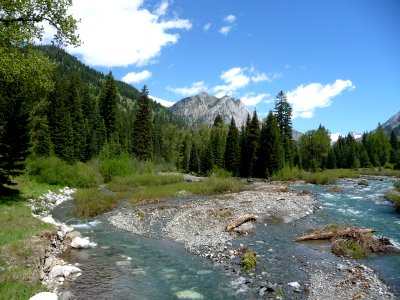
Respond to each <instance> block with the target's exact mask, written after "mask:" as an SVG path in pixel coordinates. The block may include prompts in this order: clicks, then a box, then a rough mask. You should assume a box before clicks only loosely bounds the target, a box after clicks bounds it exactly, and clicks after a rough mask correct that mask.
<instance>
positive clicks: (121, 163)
mask: <svg viewBox="0 0 400 300" xmlns="http://www.w3.org/2000/svg"><path fill="white" fill-rule="evenodd" d="M100 173H101V175H102V176H103V178H104V181H105V182H109V181H111V180H112V179H113V177H115V176H127V175H130V174H132V173H133V165H132V160H131V159H130V158H129V156H127V155H121V156H119V157H115V158H108V159H102V160H101V161H100Z"/></svg>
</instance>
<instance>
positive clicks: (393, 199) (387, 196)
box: [385, 190, 400, 212]
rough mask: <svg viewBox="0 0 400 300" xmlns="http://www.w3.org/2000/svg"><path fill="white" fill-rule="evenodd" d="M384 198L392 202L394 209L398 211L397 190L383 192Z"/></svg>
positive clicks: (398, 195)
mask: <svg viewBox="0 0 400 300" xmlns="http://www.w3.org/2000/svg"><path fill="white" fill-rule="evenodd" d="M385 199H386V200H388V201H390V202H392V203H393V204H394V206H395V207H396V210H397V211H398V212H400V192H399V191H397V190H392V191H389V192H387V193H386V194H385Z"/></svg>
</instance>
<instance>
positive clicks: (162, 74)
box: [67, 0, 400, 134]
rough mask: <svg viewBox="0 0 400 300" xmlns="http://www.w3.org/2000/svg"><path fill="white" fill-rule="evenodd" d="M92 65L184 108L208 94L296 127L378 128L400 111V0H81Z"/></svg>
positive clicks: (78, 51) (86, 55) (85, 52)
mask: <svg viewBox="0 0 400 300" xmlns="http://www.w3.org/2000/svg"><path fill="white" fill-rule="evenodd" d="M71 11H72V13H73V14H74V15H75V16H76V17H77V18H80V19H81V23H80V25H79V34H80V35H81V38H82V40H83V42H84V44H83V45H82V46H81V47H79V48H75V49H71V48H69V49H67V50H68V51H69V52H70V53H73V54H74V55H76V56H77V57H79V58H80V59H81V60H82V61H83V62H84V63H86V64H88V65H90V66H92V67H95V68H96V69H98V70H100V71H102V72H105V73H107V72H108V71H109V70H110V69H111V70H112V72H113V73H114V76H115V77H116V78H117V79H120V80H124V81H127V82H129V83H131V84H132V85H133V86H135V87H136V88H138V89H140V88H141V87H142V86H143V85H144V84H146V85H147V86H148V88H149V90H150V94H151V95H152V96H155V97H157V98H160V99H164V100H168V101H172V102H174V101H178V100H180V99H182V98H184V97H186V96H191V95H194V94H197V93H199V92H202V91H206V92H208V93H209V94H213V95H217V96H222V95H224V94H228V95H231V96H233V97H235V98H239V99H241V100H242V101H243V102H244V103H246V104H248V105H249V108H250V110H251V111H252V110H254V109H256V110H257V112H258V114H259V116H260V117H264V116H266V114H267V113H268V111H269V110H271V109H273V99H274V98H275V96H276V94H277V93H278V92H279V91H280V90H283V91H284V92H286V93H287V95H288V99H289V102H290V103H291V104H292V106H293V111H294V120H293V126H294V128H295V129H297V130H299V131H302V132H305V131H307V130H311V129H316V128H317V127H318V125H319V124H322V125H324V126H325V127H326V128H327V129H329V130H330V131H331V133H338V132H339V133H342V134H346V133H347V132H349V131H356V132H364V131H369V130H373V129H374V128H375V127H376V125H377V124H378V122H384V121H386V120H387V119H388V118H389V117H391V116H392V115H394V114H395V113H397V112H398V111H399V110H400V97H399V92H398V90H397V88H398V87H400V1H398V0H335V1H333V0H324V1H322V0H302V1H300V0H279V1H277V0H276V1H271V0H247V1H244V0H173V1H172V0H168V1H167V0H148V1H146V0H114V1H107V0H75V1H74V6H73V9H72V10H71Z"/></svg>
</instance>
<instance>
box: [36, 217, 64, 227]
mask: <svg viewBox="0 0 400 300" xmlns="http://www.w3.org/2000/svg"><path fill="white" fill-rule="evenodd" d="M39 219H40V220H42V222H45V223H48V224H53V225H56V226H60V225H61V224H60V223H58V222H56V220H54V219H53V217H52V216H44V217H39Z"/></svg>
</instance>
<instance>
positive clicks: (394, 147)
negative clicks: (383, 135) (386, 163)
mask: <svg viewBox="0 0 400 300" xmlns="http://www.w3.org/2000/svg"><path fill="white" fill-rule="evenodd" d="M390 146H391V150H390V163H392V164H394V163H397V162H398V161H399V160H400V156H398V152H399V141H398V139H397V135H396V132H395V131H394V130H392V131H391V132H390Z"/></svg>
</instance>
